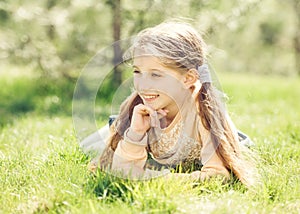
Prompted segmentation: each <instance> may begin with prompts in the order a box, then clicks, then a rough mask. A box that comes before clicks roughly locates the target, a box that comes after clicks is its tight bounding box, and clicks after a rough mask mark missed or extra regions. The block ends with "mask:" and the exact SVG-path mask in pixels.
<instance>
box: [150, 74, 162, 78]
mask: <svg viewBox="0 0 300 214" xmlns="http://www.w3.org/2000/svg"><path fill="white" fill-rule="evenodd" d="M151 76H152V77H161V75H160V74H157V73H152V74H151Z"/></svg>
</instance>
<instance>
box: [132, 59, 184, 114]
mask: <svg viewBox="0 0 300 214" xmlns="http://www.w3.org/2000/svg"><path fill="white" fill-rule="evenodd" d="M133 68H134V87H135V89H136V90H137V92H138V94H139V95H140V97H141V98H142V100H143V102H144V104H145V105H147V106H150V107H152V108H153V109H155V110H159V109H163V110H168V111H169V115H170V114H176V113H177V112H178V110H179V109H180V107H181V106H182V104H183V101H184V99H185V98H186V96H188V93H189V90H188V88H187V87H186V85H185V84H184V81H185V76H184V75H183V74H180V73H179V72H178V71H176V70H175V69H173V68H170V67H167V66H165V65H163V64H162V63H161V62H160V60H159V59H158V58H157V57H153V56H139V57H135V58H134V61H133Z"/></svg>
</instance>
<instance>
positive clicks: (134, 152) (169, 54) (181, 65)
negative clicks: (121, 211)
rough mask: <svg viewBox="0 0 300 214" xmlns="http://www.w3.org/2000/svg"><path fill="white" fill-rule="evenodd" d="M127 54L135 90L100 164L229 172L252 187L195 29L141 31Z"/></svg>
mask: <svg viewBox="0 0 300 214" xmlns="http://www.w3.org/2000/svg"><path fill="white" fill-rule="evenodd" d="M129 59H132V64H133V75H134V89H135V90H134V92H133V93H132V94H131V95H130V96H129V97H128V98H127V99H126V100H125V101H124V102H123V103H122V105H121V107H120V112H119V115H118V117H117V118H116V120H115V121H114V122H113V123H112V125H111V126H110V129H109V138H108V139H107V142H106V146H105V149H104V151H103V152H102V154H101V156H100V159H99V161H98V163H99V166H100V167H101V169H107V170H110V171H111V172H113V173H119V174H122V175H125V176H130V177H132V178H137V177H140V178H142V177H144V178H145V177H153V176H155V175H157V173H156V174H155V172H161V173H164V172H166V169H173V171H175V172H177V173H178V172H179V173H182V172H188V173H189V174H185V175H186V176H190V177H191V178H193V179H199V180H204V179H207V178H210V177H213V176H224V177H225V178H229V177H230V175H231V174H232V175H234V176H235V177H237V178H238V179H239V180H240V181H241V182H242V183H244V184H245V185H247V186H250V185H252V183H253V178H254V177H253V174H252V172H253V170H252V169H253V168H252V167H251V164H249V163H248V162H247V161H246V160H245V158H244V156H243V153H242V151H243V150H245V149H246V148H245V147H244V146H243V145H241V144H240V143H239V138H238V132H237V129H236V128H235V126H234V125H233V123H232V121H231V119H230V117H229V116H228V113H227V112H226V109H225V105H224V104H223V102H222V96H221V95H222V93H220V92H219V91H218V90H216V88H214V86H213V85H212V80H211V77H210V72H209V69H208V66H207V64H206V63H207V61H206V54H205V43H204V41H203V39H202V38H201V36H200V35H199V34H198V33H197V32H196V30H195V29H193V28H192V27H191V26H190V25H188V24H186V23H177V22H166V23H162V24H160V25H157V26H155V27H153V28H148V29H145V30H143V31H142V32H140V33H139V34H138V35H137V37H136V39H135V41H134V42H133V45H132V46H131V48H130V49H129V50H128V51H127V52H126V54H125V60H129ZM105 129H106V130H107V127H106V128H105ZM105 129H103V130H102V131H101V132H103V131H105ZM155 170H156V171H155Z"/></svg>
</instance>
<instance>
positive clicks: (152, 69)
mask: <svg viewBox="0 0 300 214" xmlns="http://www.w3.org/2000/svg"><path fill="white" fill-rule="evenodd" d="M132 67H133V68H134V69H138V70H141V69H140V68H139V67H138V66H136V65H133V66H132ZM149 71H156V72H160V73H164V71H162V70H159V69H156V68H151V69H150V70H149Z"/></svg>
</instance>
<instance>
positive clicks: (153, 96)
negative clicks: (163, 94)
mask: <svg viewBox="0 0 300 214" xmlns="http://www.w3.org/2000/svg"><path fill="white" fill-rule="evenodd" d="M144 97H145V99H153V98H156V96H155V95H144Z"/></svg>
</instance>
